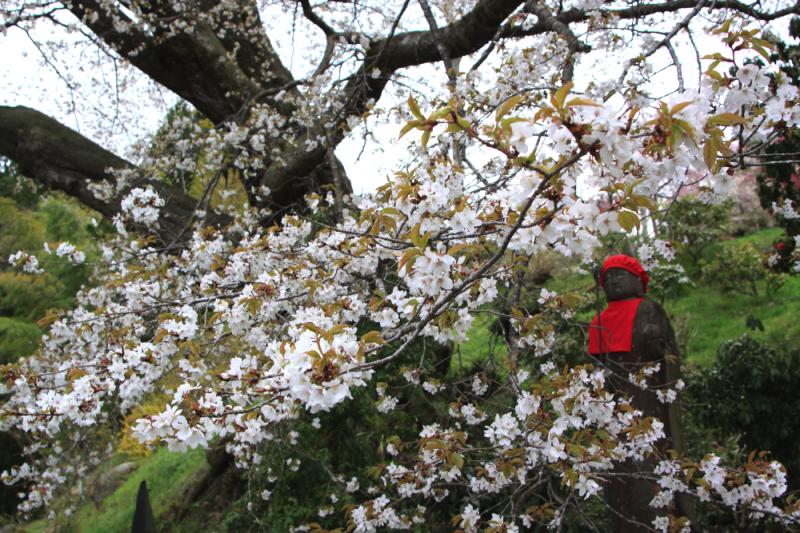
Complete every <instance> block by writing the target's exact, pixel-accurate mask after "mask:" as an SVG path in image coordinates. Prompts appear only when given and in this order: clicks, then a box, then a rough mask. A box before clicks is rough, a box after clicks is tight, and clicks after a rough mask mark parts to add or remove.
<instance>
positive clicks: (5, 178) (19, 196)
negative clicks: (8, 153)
mask: <svg viewBox="0 0 800 533" xmlns="http://www.w3.org/2000/svg"><path fill="white" fill-rule="evenodd" d="M42 194H43V189H42V186H41V185H39V184H38V183H37V182H35V181H33V180H31V179H28V178H26V177H25V176H23V175H22V174H20V173H19V170H18V169H17V166H16V165H15V164H14V163H13V162H12V161H10V160H8V159H6V158H4V157H0V196H2V197H5V198H9V199H11V200H13V201H14V202H16V204H17V205H19V206H20V207H23V208H25V209H33V208H34V207H36V204H38V203H39V198H40V197H41V196H42Z"/></svg>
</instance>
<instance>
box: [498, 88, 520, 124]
mask: <svg viewBox="0 0 800 533" xmlns="http://www.w3.org/2000/svg"><path fill="white" fill-rule="evenodd" d="M521 101H522V95H521V94H517V95H515V96H512V97H511V98H509V99H508V100H506V101H505V102H503V103H502V104H500V106H499V107H498V108H497V111H496V112H495V114H494V119H495V121H496V122H499V121H500V120H501V119H502V118H503V117H504V116H506V115H507V114H508V112H509V111H511V110H512V109H513V108H514V107H516V106H517V105H518V104H519V103H520V102H521Z"/></svg>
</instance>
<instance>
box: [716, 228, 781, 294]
mask: <svg viewBox="0 0 800 533" xmlns="http://www.w3.org/2000/svg"><path fill="white" fill-rule="evenodd" d="M701 269H702V274H703V278H704V279H705V280H706V282H707V283H709V284H710V285H714V286H716V287H718V288H719V289H721V290H722V292H740V293H743V294H749V295H751V296H758V295H759V286H760V285H762V284H763V285H764V290H765V292H766V295H767V296H768V297H772V296H774V295H775V293H777V292H778V290H780V288H781V287H782V286H783V284H784V283H785V281H786V276H785V275H784V274H779V273H776V272H773V271H772V270H771V269H770V268H769V267H768V266H767V264H766V257H765V256H764V255H763V254H762V253H761V252H759V251H758V250H757V249H756V247H755V246H753V244H752V243H749V242H743V243H736V244H728V245H725V246H721V247H720V249H719V251H718V252H717V254H716V255H715V256H714V258H713V259H712V260H710V261H707V262H706V261H701Z"/></svg>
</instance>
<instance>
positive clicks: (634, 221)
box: [617, 211, 641, 233]
mask: <svg viewBox="0 0 800 533" xmlns="http://www.w3.org/2000/svg"><path fill="white" fill-rule="evenodd" d="M617 222H619V225H620V226H622V229H624V230H625V231H627V232H628V233H630V232H631V231H633V228H634V227H635V228H639V227H641V223H640V221H639V215H637V214H636V213H634V212H633V211H620V212H618V213H617Z"/></svg>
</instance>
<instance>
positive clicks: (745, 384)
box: [687, 335, 800, 488]
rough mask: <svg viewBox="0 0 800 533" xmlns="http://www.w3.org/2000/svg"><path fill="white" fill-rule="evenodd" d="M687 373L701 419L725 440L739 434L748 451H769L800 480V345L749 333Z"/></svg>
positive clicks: (690, 398) (690, 402) (794, 482)
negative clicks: (772, 343) (780, 344)
mask: <svg viewBox="0 0 800 533" xmlns="http://www.w3.org/2000/svg"><path fill="white" fill-rule="evenodd" d="M792 348H794V347H792ZM687 379H688V380H689V381H690V387H689V388H688V389H687V394H688V398H687V403H688V405H691V406H692V411H693V416H694V417H695V418H696V420H697V421H698V422H699V423H700V425H702V426H704V427H706V428H709V429H711V430H712V432H713V433H714V434H715V435H716V436H717V438H718V439H720V440H724V439H730V438H732V437H735V436H737V435H738V436H739V437H740V444H741V446H742V447H743V448H744V449H745V450H746V451H761V450H767V451H770V452H771V454H772V457H774V458H775V459H777V460H779V461H781V462H783V464H784V465H785V466H786V467H787V469H788V471H789V482H790V483H791V484H792V485H793V486H794V488H797V487H798V486H800V479H798V477H800V423H799V422H798V419H797V413H798V412H800V394H798V391H800V350H797V349H792V350H790V351H782V350H776V349H773V348H771V347H769V346H768V345H765V344H762V343H759V342H757V341H756V340H754V339H752V338H751V337H749V336H748V335H744V336H742V337H740V338H739V339H736V340H731V341H728V342H726V343H725V344H723V345H722V346H720V348H719V350H718V352H717V359H716V361H715V362H714V364H713V365H712V366H711V367H709V368H706V369H703V370H699V371H697V372H695V373H694V374H692V375H690V376H689V377H687Z"/></svg>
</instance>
